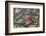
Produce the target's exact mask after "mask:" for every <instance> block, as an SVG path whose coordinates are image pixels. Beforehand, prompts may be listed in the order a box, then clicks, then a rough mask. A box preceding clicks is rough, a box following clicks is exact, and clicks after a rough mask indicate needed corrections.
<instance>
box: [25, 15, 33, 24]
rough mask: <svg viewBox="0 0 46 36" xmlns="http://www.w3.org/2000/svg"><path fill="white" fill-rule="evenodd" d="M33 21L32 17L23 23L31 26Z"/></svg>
mask: <svg viewBox="0 0 46 36" xmlns="http://www.w3.org/2000/svg"><path fill="white" fill-rule="evenodd" d="M32 22H33V20H32V17H31V16H30V17H28V18H27V19H26V20H25V23H26V24H32Z"/></svg>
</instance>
